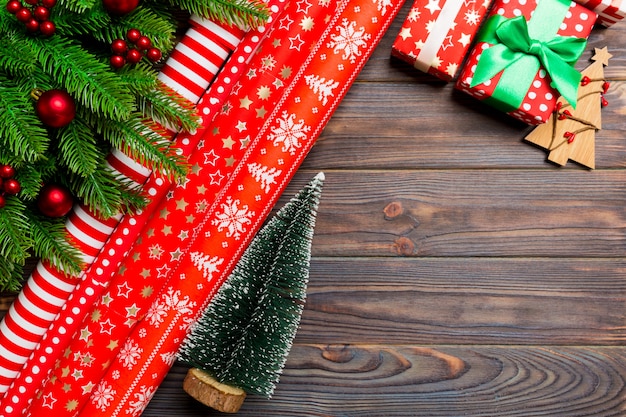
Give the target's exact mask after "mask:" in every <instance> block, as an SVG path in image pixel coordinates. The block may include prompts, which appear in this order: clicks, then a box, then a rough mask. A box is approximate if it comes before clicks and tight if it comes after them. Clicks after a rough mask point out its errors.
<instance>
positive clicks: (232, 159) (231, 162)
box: [224, 155, 237, 167]
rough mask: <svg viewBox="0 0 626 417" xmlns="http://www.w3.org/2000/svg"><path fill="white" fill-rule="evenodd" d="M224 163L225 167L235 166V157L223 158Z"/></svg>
mask: <svg viewBox="0 0 626 417" xmlns="http://www.w3.org/2000/svg"><path fill="white" fill-rule="evenodd" d="M224 161H226V166H227V167H232V166H233V165H235V162H236V161H237V160H236V159H235V157H233V156H232V155H231V156H229V157H228V158H225V159H224Z"/></svg>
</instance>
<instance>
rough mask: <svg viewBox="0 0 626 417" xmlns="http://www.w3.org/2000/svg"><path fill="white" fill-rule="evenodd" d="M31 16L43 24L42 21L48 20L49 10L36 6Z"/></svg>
mask: <svg viewBox="0 0 626 417" xmlns="http://www.w3.org/2000/svg"><path fill="white" fill-rule="evenodd" d="M33 15H34V16H35V19H37V20H39V21H40V22H43V21H44V20H48V19H50V10H49V9H48V8H47V7H43V6H37V7H35V9H34V10H33Z"/></svg>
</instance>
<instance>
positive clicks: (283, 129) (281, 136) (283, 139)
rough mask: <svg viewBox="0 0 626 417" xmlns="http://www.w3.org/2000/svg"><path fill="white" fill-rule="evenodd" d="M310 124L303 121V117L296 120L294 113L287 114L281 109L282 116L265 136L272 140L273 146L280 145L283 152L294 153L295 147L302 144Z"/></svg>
mask: <svg viewBox="0 0 626 417" xmlns="http://www.w3.org/2000/svg"><path fill="white" fill-rule="evenodd" d="M310 130H311V126H307V125H306V124H305V123H304V119H300V120H299V121H297V122H296V115H295V114H288V113H287V112H286V111H283V114H282V116H281V117H280V118H279V119H278V126H277V127H274V128H273V129H272V133H270V134H269V135H268V136H267V137H268V139H269V140H271V141H273V143H274V146H280V145H282V148H281V150H282V151H283V152H289V153H290V154H291V155H294V154H295V153H296V149H298V148H300V147H301V146H302V143H301V142H302V141H303V140H305V139H306V138H307V137H308V132H309V131H310Z"/></svg>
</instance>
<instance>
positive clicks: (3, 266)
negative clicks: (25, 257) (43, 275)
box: [0, 256, 24, 291]
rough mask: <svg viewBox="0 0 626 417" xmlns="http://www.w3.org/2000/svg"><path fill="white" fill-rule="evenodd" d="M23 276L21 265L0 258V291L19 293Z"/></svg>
mask: <svg viewBox="0 0 626 417" xmlns="http://www.w3.org/2000/svg"><path fill="white" fill-rule="evenodd" d="M23 274H24V268H23V265H20V264H17V263H15V262H11V261H10V260H8V259H7V258H4V257H2V256H0V291H19V289H20V288H21V285H22V280H23Z"/></svg>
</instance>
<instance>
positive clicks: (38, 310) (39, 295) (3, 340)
mask: <svg viewBox="0 0 626 417" xmlns="http://www.w3.org/2000/svg"><path fill="white" fill-rule="evenodd" d="M194 26H195V27H206V28H215V31H214V33H213V35H210V33H209V30H208V29H206V28H205V30H204V33H205V37H206V38H207V39H209V38H212V39H213V43H214V44H215V45H218V44H221V45H222V47H221V48H222V50H223V51H224V53H225V54H226V55H228V54H230V52H231V48H232V44H233V40H234V39H235V38H236V37H241V36H243V31H241V30H240V29H238V28H231V27H227V26H224V27H221V26H220V27H217V26H216V25H215V24H214V23H213V22H209V21H205V20H200V19H197V18H196V20H195V23H194ZM222 37H224V38H225V39H226V40H224V41H221V40H220V39H222ZM188 42H189V40H188V37H187V36H186V35H185V36H184V37H183V39H182V40H181V43H180V44H186V43H188ZM257 42H258V41H257ZM216 59H217V58H216ZM220 59H221V58H220ZM169 64H170V60H169V59H168V60H167V62H166V63H165V65H164V69H166V68H168V66H169ZM222 64H223V62H221V63H220V62H217V61H216V62H215V65H220V66H221V65H222ZM177 68H178V69H179V71H180V74H181V76H180V77H176V78H167V79H162V80H161V81H163V82H164V83H166V85H168V86H169V87H170V88H180V86H181V85H187V84H188V82H187V80H186V79H187V78H194V79H196V80H199V79H200V76H198V75H192V71H191V69H186V70H185V69H184V68H183V67H182V66H180V65H178V67H177ZM183 74H184V75H185V77H183ZM214 75H215V73H211V74H208V73H206V74H203V76H210V77H211V79H209V80H206V81H205V82H204V84H203V85H208V84H209V82H210V81H211V80H212V79H213V78H214ZM168 83H170V84H168ZM187 98H190V99H193V97H187ZM172 134H173V133H172ZM181 136H182V135H181ZM170 139H171V138H170ZM107 162H108V163H109V165H110V167H111V169H113V170H115V171H117V172H119V174H120V175H122V176H124V177H126V178H129V179H131V180H133V181H135V182H136V183H138V184H146V179H147V178H148V177H149V176H150V174H151V172H150V171H149V170H148V169H146V168H145V167H143V166H142V165H140V164H139V163H138V162H136V161H134V160H133V159H132V158H130V157H128V156H127V155H125V154H124V153H122V152H121V151H118V150H113V151H112V152H111V154H110V155H109V156H108V158H107ZM146 185H148V184H146ZM148 192H149V191H148ZM146 214H147V211H146V209H144V211H143V212H140V213H139V214H138V215H137V216H135V217H133V216H126V217H125V218H124V219H123V220H122V222H121V223H120V224H118V223H119V221H120V217H115V218H111V219H106V220H103V219H100V218H99V217H98V216H97V214H95V213H91V212H89V211H88V210H87V209H86V208H85V207H83V206H80V205H78V206H76V207H75V208H74V210H73V212H72V213H71V214H70V215H69V217H68V221H67V223H66V229H67V231H68V233H69V235H70V241H71V242H72V243H73V244H74V245H75V246H76V247H77V248H78V249H79V250H80V251H81V252H82V253H83V260H84V262H85V264H86V265H87V266H86V269H85V271H84V272H83V274H82V275H81V277H80V278H81V279H82V284H80V283H79V281H81V280H79V279H78V278H77V277H68V276H66V275H65V274H64V273H63V272H62V271H58V270H57V269H55V268H54V267H52V266H51V265H48V264H45V263H40V264H39V265H38V266H37V268H36V269H35V272H34V273H33V274H32V276H31V277H30V278H29V280H28V281H27V283H26V284H25V286H24V289H23V291H22V293H21V294H20V295H19V296H18V297H17V298H16V300H15V301H14V303H13V305H12V306H11V308H10V310H9V312H8V313H7V315H6V317H5V319H4V321H3V323H2V324H0V384H1V386H0V389H1V392H6V394H5V396H4V399H3V400H2V404H0V415H2V416H4V417H9V416H20V415H22V413H23V410H24V409H25V407H26V405H27V403H28V401H32V397H33V394H34V393H35V392H36V391H37V390H38V389H39V388H40V383H41V381H42V380H43V379H44V378H45V377H46V375H47V373H48V372H49V370H50V368H51V367H52V366H53V365H54V362H55V360H56V359H57V358H58V357H59V356H60V355H61V353H62V349H64V347H65V346H66V345H67V344H69V340H70V338H71V336H72V335H73V334H74V330H75V327H76V326H77V325H78V324H79V323H80V320H82V316H81V315H80V313H81V312H83V311H84V310H86V308H87V306H90V305H91V303H92V299H93V297H96V296H97V295H98V294H99V293H101V291H102V289H103V286H106V283H107V279H106V278H105V273H106V271H105V270H106V269H110V268H113V267H114V266H115V262H117V261H115V259H113V258H115V257H117V258H119V259H121V257H122V255H123V253H124V252H125V251H127V250H128V248H129V247H130V244H131V243H132V240H133V239H132V236H130V229H131V228H132V227H135V228H136V227H140V224H141V223H140V222H141V218H142V215H144V216H145V215H146ZM129 239H130V240H129ZM123 244H127V247H126V249H124V247H123ZM89 265H91V267H90V266H89ZM87 268H90V269H89V270H88V271H89V273H88V274H87V272H86V271H87ZM98 272H102V273H98ZM111 274H112V272H109V276H110V275H111ZM87 275H88V276H87ZM77 283H79V284H78V285H77ZM62 306H63V307H64V310H63V311H60V309H61V307H62ZM42 337H43V338H44V339H43V340H42ZM40 342H41V343H40Z"/></svg>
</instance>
